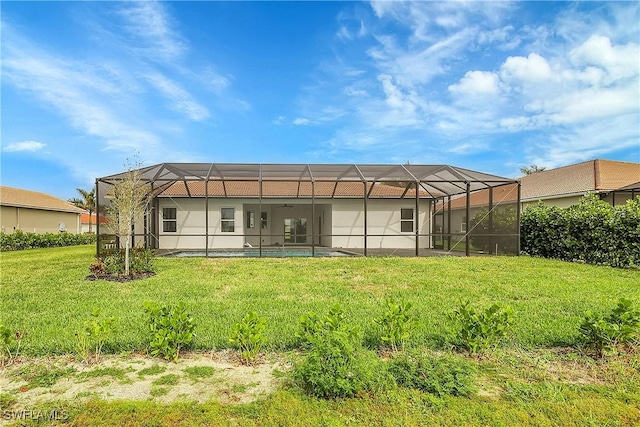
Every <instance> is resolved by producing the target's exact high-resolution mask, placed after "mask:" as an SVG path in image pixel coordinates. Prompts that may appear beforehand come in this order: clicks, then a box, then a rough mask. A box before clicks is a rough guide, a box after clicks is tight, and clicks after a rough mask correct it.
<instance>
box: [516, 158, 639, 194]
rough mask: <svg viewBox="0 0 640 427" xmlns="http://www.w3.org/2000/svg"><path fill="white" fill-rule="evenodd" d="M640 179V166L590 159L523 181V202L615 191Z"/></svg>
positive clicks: (537, 173) (527, 176)
mask: <svg viewBox="0 0 640 427" xmlns="http://www.w3.org/2000/svg"><path fill="white" fill-rule="evenodd" d="M638 180H640V163H630V162H617V161H613V160H590V161H587V162H582V163H577V164H575V165H569V166H564V167H560V168H556V169H550V170H545V171H542V172H536V173H532V174H531V175H526V176H523V177H522V178H520V181H521V183H522V200H523V201H526V200H532V199H533V200H535V199H544V198H548V197H553V196H562V195H572V194H580V193H586V192H594V191H597V192H600V191H613V190H615V189H618V188H620V187H623V186H625V185H629V184H632V183H634V182H637V181H638Z"/></svg>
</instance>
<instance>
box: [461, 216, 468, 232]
mask: <svg viewBox="0 0 640 427" xmlns="http://www.w3.org/2000/svg"><path fill="white" fill-rule="evenodd" d="M460 232H462V233H466V232H467V217H466V216H463V217H462V223H461V224H460Z"/></svg>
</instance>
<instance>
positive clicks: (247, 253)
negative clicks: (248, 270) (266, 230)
mask: <svg viewBox="0 0 640 427" xmlns="http://www.w3.org/2000/svg"><path fill="white" fill-rule="evenodd" d="M167 256H169V257H178V258H183V257H204V256H205V251H179V252H172V253H170V254H167ZM259 256H260V250H259V249H238V250H221V249H209V257H213V258H226V257H259ZM262 256H263V257H267V258H283V257H310V256H316V257H345V256H353V254H350V253H348V252H342V251H336V250H331V249H316V250H315V253H313V254H312V252H311V249H284V250H282V249H271V248H270V249H263V250H262Z"/></svg>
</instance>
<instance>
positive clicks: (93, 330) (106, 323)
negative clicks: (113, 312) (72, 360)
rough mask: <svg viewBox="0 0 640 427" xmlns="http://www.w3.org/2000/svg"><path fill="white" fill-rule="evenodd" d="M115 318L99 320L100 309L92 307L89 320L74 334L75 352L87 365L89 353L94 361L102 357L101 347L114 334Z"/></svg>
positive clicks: (89, 357) (89, 359)
mask: <svg viewBox="0 0 640 427" xmlns="http://www.w3.org/2000/svg"><path fill="white" fill-rule="evenodd" d="M115 324H116V318H115V317H104V318H101V313H100V309H99V308H98V307H94V308H93V310H92V312H91V319H90V320H87V321H86V322H84V324H83V326H82V330H81V331H80V332H79V333H77V334H76V337H77V341H78V342H77V344H76V351H77V352H78V354H79V355H80V357H82V359H83V360H84V361H85V362H87V363H89V362H90V361H91V352H92V351H93V356H94V359H95V360H96V361H99V360H100V357H101V356H102V347H103V346H104V343H105V341H106V340H107V339H108V338H109V337H110V336H111V335H113V333H114V332H115Z"/></svg>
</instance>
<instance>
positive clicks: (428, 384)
mask: <svg viewBox="0 0 640 427" xmlns="http://www.w3.org/2000/svg"><path fill="white" fill-rule="evenodd" d="M389 372H390V373H391V375H392V376H393V377H394V378H395V380H396V383H397V384H398V385H399V386H402V387H407V388H413V389H417V390H420V391H424V392H427V393H432V394H435V395H438V396H444V395H451V396H468V395H470V394H471V393H473V392H474V391H475V387H474V377H475V375H474V374H475V369H474V367H473V366H472V365H471V364H470V363H469V362H468V361H466V360H464V359H462V358H460V357H456V356H428V355H425V354H423V353H420V352H417V351H413V352H409V353H403V354H399V355H396V356H394V357H393V359H391V360H390V361H389Z"/></svg>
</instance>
